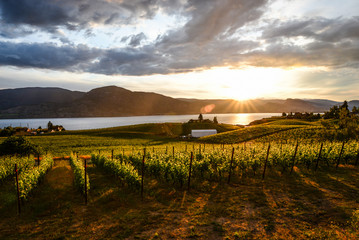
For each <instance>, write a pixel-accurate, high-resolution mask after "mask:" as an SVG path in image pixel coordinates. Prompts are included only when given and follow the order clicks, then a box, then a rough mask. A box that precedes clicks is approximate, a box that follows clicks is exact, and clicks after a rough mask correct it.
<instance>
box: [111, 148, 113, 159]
mask: <svg viewBox="0 0 359 240" xmlns="http://www.w3.org/2000/svg"><path fill="white" fill-rule="evenodd" d="M111 160H112V161H113V149H112V150H111Z"/></svg>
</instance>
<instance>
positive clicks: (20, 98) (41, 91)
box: [0, 87, 85, 110]
mask: <svg viewBox="0 0 359 240" xmlns="http://www.w3.org/2000/svg"><path fill="white" fill-rule="evenodd" d="M84 94H85V93H83V92H77V91H70V90H66V89H62V88H39V87H36V88H17V89H5V90H0V110H4V109H8V108H13V107H18V106H23V105H35V104H44V103H65V102H71V101H74V100H76V99H79V98H81V97H82V96H83V95H84Z"/></svg>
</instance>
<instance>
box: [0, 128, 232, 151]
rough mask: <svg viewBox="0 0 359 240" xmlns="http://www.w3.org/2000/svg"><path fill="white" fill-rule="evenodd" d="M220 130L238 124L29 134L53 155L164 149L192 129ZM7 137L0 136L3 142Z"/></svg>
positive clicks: (31, 139) (0, 140)
mask: <svg viewBox="0 0 359 240" xmlns="http://www.w3.org/2000/svg"><path fill="white" fill-rule="evenodd" d="M213 127H216V128H217V129H218V131H219V132H224V131H230V130H233V129H238V127H237V126H233V125H229V124H218V125H216V124H202V125H201V124H198V123H191V124H188V123H186V124H181V123H160V124H139V125H133V126H123V127H114V128H104V129H93V130H79V131H65V132H59V133H49V134H44V135H39V136H27V138H28V139H29V140H30V141H31V142H33V143H35V144H38V145H40V146H41V147H42V148H43V149H44V151H48V152H51V153H52V154H53V155H54V156H68V155H70V153H71V152H79V153H80V154H87V155H88V154H91V153H92V152H94V151H98V150H101V151H107V152H111V151H112V150H115V151H116V150H117V152H118V151H122V149H123V148H125V149H127V150H132V148H136V149H141V148H144V147H148V148H151V147H152V146H156V147H157V148H158V147H160V148H165V147H164V145H168V144H171V145H174V146H178V147H180V148H184V145H186V144H188V143H187V142H180V141H178V140H179V137H180V136H181V135H184V134H187V132H188V131H189V129H191V128H196V129H198V128H213ZM4 139H5V137H2V138H1V137H0V143H1V142H2V141H3V140H4Z"/></svg>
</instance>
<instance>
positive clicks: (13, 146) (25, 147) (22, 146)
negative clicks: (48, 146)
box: [0, 136, 41, 156]
mask: <svg viewBox="0 0 359 240" xmlns="http://www.w3.org/2000/svg"><path fill="white" fill-rule="evenodd" d="M40 152H41V148H40V147H39V146H38V145H35V144H33V143H31V142H30V141H28V140H27V139H25V138H24V137H23V136H19V137H15V136H11V137H8V138H7V139H5V140H4V141H3V142H2V143H1V144H0V154H1V155H14V154H18V155H22V156H25V155H28V154H40Z"/></svg>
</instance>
